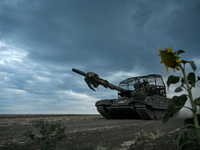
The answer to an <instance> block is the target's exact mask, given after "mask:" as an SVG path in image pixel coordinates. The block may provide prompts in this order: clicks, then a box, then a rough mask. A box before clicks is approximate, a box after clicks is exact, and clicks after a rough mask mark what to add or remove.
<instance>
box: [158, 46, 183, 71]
mask: <svg viewBox="0 0 200 150" xmlns="http://www.w3.org/2000/svg"><path fill="white" fill-rule="evenodd" d="M158 50H159V52H160V53H159V54H158V56H160V57H161V61H160V63H161V64H163V63H164V64H165V68H166V70H167V72H168V67H170V68H173V69H174V71H175V69H176V70H180V69H179V67H178V66H179V63H180V62H181V61H180V60H179V57H178V55H177V54H176V52H172V47H170V48H169V49H165V50H161V49H160V48H159V49H158Z"/></svg>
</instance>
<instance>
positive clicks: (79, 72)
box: [72, 68, 87, 77]
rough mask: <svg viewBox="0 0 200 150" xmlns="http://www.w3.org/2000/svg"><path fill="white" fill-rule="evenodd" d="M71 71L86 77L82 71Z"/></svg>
mask: <svg viewBox="0 0 200 150" xmlns="http://www.w3.org/2000/svg"><path fill="white" fill-rule="evenodd" d="M72 71H73V72H76V73H78V74H80V75H82V76H85V77H87V74H86V73H85V72H83V71H80V70H78V69H75V68H73V69H72Z"/></svg>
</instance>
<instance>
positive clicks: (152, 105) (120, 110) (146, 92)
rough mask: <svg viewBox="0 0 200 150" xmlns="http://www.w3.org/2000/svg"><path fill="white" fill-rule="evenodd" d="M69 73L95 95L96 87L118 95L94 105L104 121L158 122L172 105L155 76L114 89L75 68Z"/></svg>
mask: <svg viewBox="0 0 200 150" xmlns="http://www.w3.org/2000/svg"><path fill="white" fill-rule="evenodd" d="M72 71H74V72H76V73H78V74H81V75H83V76H85V81H86V83H87V84H88V86H89V88H90V89H92V90H94V91H95V89H94V88H97V87H98V86H99V85H102V86H104V87H105V88H110V89H114V90H117V91H118V98H117V99H104V100H99V101H97V102H96V104H95V106H96V107H97V110H98V112H99V113H100V114H101V115H102V116H103V117H105V118H106V119H119V118H123V119H124V118H134V119H139V118H141V119H145V120H151V119H161V118H162V117H163V116H164V114H165V110H166V109H167V107H168V106H169V105H171V103H172V101H171V99H169V98H167V97H166V88H165V84H164V82H163V79H162V76H161V75H158V74H150V75H146V76H137V77H132V78H128V79H125V80H123V81H121V82H120V83H119V86H116V85H113V84H111V83H109V82H108V81H107V80H103V79H101V78H99V76H98V75H97V74H96V73H93V72H88V73H84V72H82V71H80V70H77V69H74V68H73V69H72Z"/></svg>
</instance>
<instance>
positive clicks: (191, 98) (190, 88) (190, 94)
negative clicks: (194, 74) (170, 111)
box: [179, 64, 200, 150]
mask: <svg viewBox="0 0 200 150" xmlns="http://www.w3.org/2000/svg"><path fill="white" fill-rule="evenodd" d="M179 67H180V68H181V71H182V73H183V79H184V81H185V84H186V90H187V92H188V97H189V100H190V104H191V107H192V109H190V110H191V111H192V113H193V121H194V126H195V131H196V134H197V138H198V149H199V150H200V128H199V122H198V117H197V105H196V104H195V103H194V100H193V95H192V85H191V86H190V85H189V82H188V79H187V75H186V73H185V64H184V67H182V65H181V64H179Z"/></svg>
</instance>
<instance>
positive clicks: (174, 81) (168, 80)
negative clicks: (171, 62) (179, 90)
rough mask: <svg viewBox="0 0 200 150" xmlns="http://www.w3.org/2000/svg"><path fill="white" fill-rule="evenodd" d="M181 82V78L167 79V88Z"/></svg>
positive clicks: (170, 77)
mask: <svg viewBox="0 0 200 150" xmlns="http://www.w3.org/2000/svg"><path fill="white" fill-rule="evenodd" d="M179 80H180V79H179V77H177V76H173V75H171V76H169V77H168V79H167V86H168V87H169V86H170V84H176V83H178V82H179Z"/></svg>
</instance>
